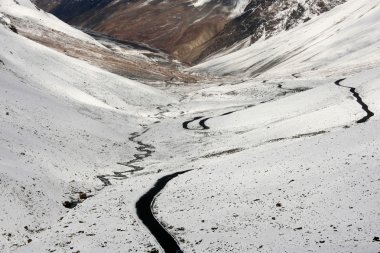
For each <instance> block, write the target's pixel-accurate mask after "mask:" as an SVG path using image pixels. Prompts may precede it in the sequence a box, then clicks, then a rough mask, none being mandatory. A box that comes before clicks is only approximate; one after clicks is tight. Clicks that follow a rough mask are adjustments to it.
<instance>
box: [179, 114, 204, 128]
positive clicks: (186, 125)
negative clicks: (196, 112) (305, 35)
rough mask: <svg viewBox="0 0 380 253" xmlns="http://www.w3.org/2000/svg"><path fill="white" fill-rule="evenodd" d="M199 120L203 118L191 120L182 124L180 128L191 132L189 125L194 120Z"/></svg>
mask: <svg viewBox="0 0 380 253" xmlns="http://www.w3.org/2000/svg"><path fill="white" fill-rule="evenodd" d="M201 118H203V116H198V117H195V118H193V119H192V120H188V121H185V122H183V123H182V127H183V128H184V129H186V130H193V129H190V128H189V124H190V123H192V122H194V121H196V120H200V119H201Z"/></svg>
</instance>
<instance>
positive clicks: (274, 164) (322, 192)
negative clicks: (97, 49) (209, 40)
mask: <svg viewBox="0 0 380 253" xmlns="http://www.w3.org/2000/svg"><path fill="white" fill-rule="evenodd" d="M194 2H195V1H194ZM201 2H203V1H199V3H201ZM0 13H1V14H0V44H1V45H2V46H1V47H0V94H1V99H0V109H1V110H0V111H1V112H0V115H1V121H0V140H1V143H2V145H0V191H1V194H0V200H1V201H2V203H4V204H3V205H2V206H1V207H0V231H1V234H0V251H1V252H23V253H34V252H35V253H40V252H81V253H83V252H85V253H90V252H91V253H93V252H99V253H100V252H151V253H154V252H170V253H172V252H176V251H177V252H181V251H183V252H201V253H203V252H323V253H325V252H327V253H329V252H331V253H335V252H354V253H362V252H379V251H380V239H379V237H380V230H379V227H380V211H379V210H380V172H379V168H380V134H379V126H380V63H379V59H380V58H379V54H378V52H379V49H380V33H378V32H377V29H373V28H374V27H376V25H377V23H378V20H379V19H378V17H380V0H362V1H355V0H349V1H348V2H347V3H346V4H343V5H342V6H339V7H337V8H335V9H333V10H332V11H331V12H327V13H325V14H323V15H322V16H320V17H318V18H316V19H315V20H313V22H312V23H308V24H303V25H301V26H298V27H296V28H294V29H293V30H290V31H287V32H283V33H281V34H279V35H276V36H274V37H273V38H271V39H269V40H266V41H260V42H258V43H257V44H254V45H253V46H251V47H248V48H246V49H243V50H241V51H237V52H235V53H232V54H229V55H224V56H222V57H221V58H215V59H213V60H211V61H208V62H204V63H202V64H200V65H198V66H195V67H193V68H190V69H188V70H187V71H188V72H197V73H204V72H208V73H211V74H213V75H215V76H203V75H200V74H199V78H200V80H202V81H200V82H198V83H191V84H190V83H187V84H184V83H170V82H167V83H164V82H160V81H157V82H154V83H153V85H154V86H155V88H154V87H151V86H147V85H145V84H143V83H144V79H143V78H142V79H141V80H138V81H135V80H130V79H127V78H124V77H121V76H118V75H115V74H111V73H109V72H107V71H105V70H102V69H100V68H98V67H95V66H93V65H91V64H89V63H85V62H83V61H80V60H78V59H75V58H72V57H69V56H66V55H64V54H62V53H59V52H57V51H55V50H52V49H50V48H47V47H45V46H42V45H40V44H38V43H36V42H33V41H31V40H29V39H26V38H25V37H23V36H21V35H20V34H18V33H17V27H14V26H13V24H12V22H11V19H10V18H9V16H19V17H20V18H26V19H28V20H29V19H30V20H31V24H30V26H31V29H34V28H35V26H33V25H34V24H35V23H36V22H37V23H38V24H39V25H45V23H49V24H48V25H46V26H47V27H49V29H55V30H57V31H61V32H62V33H69V34H71V31H72V29H73V28H71V27H69V26H68V25H66V24H64V23H61V22H60V21H59V20H57V19H55V18H54V17H52V16H50V15H47V14H45V13H44V12H42V11H39V10H37V9H35V8H33V5H31V4H30V2H29V1H28V0H22V1H20V2H19V4H16V3H15V2H13V0H4V1H2V2H1V4H0ZM40 15H42V16H41V19H40V18H39V17H40ZM343 17H351V18H350V19H348V18H343ZM353 17H354V18H353ZM33 20H34V21H33ZM365 27H370V28H371V29H373V30H372V32H371V33H369V30H368V29H369V28H368V29H365ZM74 30H75V29H74ZM306 31H309V32H306ZM360 31H361V32H360ZM350 33H352V34H353V36H356V37H355V39H354V37H352V38H351V37H350V36H349V35H350ZM359 34H360V36H359ZM301 35H302V36H301ZM72 36H75V37H76V38H77V39H78V40H81V41H85V42H86V43H94V44H96V43H98V42H97V41H95V40H94V39H92V38H91V37H89V36H88V35H85V34H83V33H81V32H80V31H78V30H75V32H73V34H72ZM62 39H65V37H64V36H63V37H62ZM278 42H280V43H281V44H283V45H284V43H285V44H286V45H289V46H292V47H294V48H299V45H303V46H305V47H306V48H304V49H299V51H297V52H294V54H290V55H288V53H289V52H288V51H291V48H289V49H285V48H286V47H283V46H281V44H278ZM109 43H112V42H111V41H110V42H109ZM338 48H339V49H341V50H338ZM269 49H271V50H269ZM120 50H122V49H120ZM284 50H285V51H284ZM324 52H325V53H324ZM311 56H313V57H311ZM310 57H311V58H310ZM308 58H310V59H308ZM274 63H275V64H274ZM219 74H220V75H219ZM233 74H236V75H233Z"/></svg>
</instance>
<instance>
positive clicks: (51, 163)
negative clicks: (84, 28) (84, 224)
mask: <svg viewBox="0 0 380 253" xmlns="http://www.w3.org/2000/svg"><path fill="white" fill-rule="evenodd" d="M0 19H1V20H2V22H0V44H1V47H0V93H1V99H0V108H1V116H0V117H1V122H0V139H1V143H2V145H1V147H0V149H1V151H0V167H1V170H0V174H1V176H0V191H1V192H2V194H0V199H1V201H2V203H7V204H6V205H2V207H1V208H0V230H1V231H2V233H1V235H0V251H2V252H8V250H9V249H11V248H13V249H15V248H17V247H19V246H21V245H23V244H25V243H27V241H28V238H30V237H31V236H32V235H33V234H34V233H37V232H41V231H42V230H45V229H47V228H48V227H49V226H50V225H51V224H53V223H55V222H56V221H57V219H58V218H59V217H60V216H61V215H63V214H64V213H65V212H66V209H65V208H64V207H63V205H62V203H63V202H64V201H70V199H71V198H73V199H78V193H77V192H86V193H87V194H88V195H91V194H92V193H93V192H94V188H95V187H99V186H100V185H101V182H100V181H99V180H98V179H97V178H96V175H97V174H105V173H108V172H109V171H113V170H117V169H119V170H122V169H123V166H120V165H117V162H119V161H123V160H124V159H126V157H128V158H129V157H130V156H131V155H130V153H131V152H132V151H133V150H134V149H133V145H132V144H131V143H129V142H128V141H127V142H126V140H127V139H128V135H129V134H130V133H132V132H134V131H136V130H139V129H140V128H141V127H140V126H139V124H142V123H144V122H149V119H148V118H147V116H148V115H150V114H154V113H156V112H157V110H156V109H155V107H156V106H158V105H163V104H166V103H169V102H170V101H173V100H172V99H171V98H170V97H168V96H166V95H164V94H163V93H162V92H161V91H158V90H156V89H154V88H151V87H148V86H146V85H144V84H141V83H138V82H135V81H132V80H128V79H126V78H123V77H120V76H117V75H114V74H111V73H109V72H106V71H104V70H101V69H99V68H97V67H94V66H91V65H89V64H87V63H85V62H82V61H79V60H76V59H73V58H71V57H68V56H65V55H63V54H60V53H58V52H56V51H54V50H51V49H49V48H47V47H44V46H42V45H39V44H37V43H35V42H33V41H31V40H28V39H26V38H24V37H22V36H20V35H18V34H16V33H14V32H13V31H11V30H10V29H9V28H8V25H3V24H1V23H8V22H9V20H7V18H5V17H1V18H0ZM89 191H91V192H89Z"/></svg>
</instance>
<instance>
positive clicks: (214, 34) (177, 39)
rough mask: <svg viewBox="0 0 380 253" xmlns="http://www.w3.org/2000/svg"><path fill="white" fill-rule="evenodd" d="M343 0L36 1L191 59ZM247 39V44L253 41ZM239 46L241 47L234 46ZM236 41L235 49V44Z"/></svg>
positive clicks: (73, 19)
mask: <svg viewBox="0 0 380 253" xmlns="http://www.w3.org/2000/svg"><path fill="white" fill-rule="evenodd" d="M344 1H345V0H306V1H305V0H302V1H300V0H291V1H274V0H271V1H262V0H260V1H257V0H213V1H203V0H202V1H195V0H168V1H159V0H154V1H146V0H137V1H118V0H107V1H99V0H96V1H86V0H80V1H78V0H75V1H74V0H66V1H58V3H57V1H54V2H53V4H52V2H50V1H45V0H36V1H35V2H36V4H37V5H38V6H40V7H41V8H43V9H45V10H47V11H50V12H52V13H53V14H55V15H57V16H58V17H59V18H61V19H62V20H64V21H66V22H68V23H70V24H73V25H75V26H79V27H83V28H87V29H91V30H95V31H97V32H101V33H104V34H107V35H112V36H115V37H117V38H119V39H127V40H131V41H138V42H144V43H146V44H148V45H150V46H153V47H155V48H159V49H162V50H164V51H166V52H168V53H169V54H171V55H172V56H174V57H176V58H178V59H180V60H181V61H183V62H187V63H193V62H197V61H199V60H200V59H203V58H205V57H207V56H209V55H210V54H212V53H215V52H216V51H220V50H222V49H225V48H230V49H236V46H239V47H242V46H243V45H246V43H243V44H242V43H241V42H242V41H246V40H249V41H250V42H249V43H253V42H255V41H257V39H259V38H261V37H262V36H263V35H266V36H268V37H269V36H270V35H272V34H276V33H278V32H279V31H281V30H284V29H290V28H292V27H294V26H296V25H297V24H299V23H302V22H305V21H307V20H308V19H311V18H313V17H314V16H317V15H319V14H320V13H323V12H325V11H328V10H330V9H331V8H333V7H335V6H336V5H339V4H341V3H342V2H344ZM249 43H248V44H249ZM235 44H237V45H235ZM233 45H234V47H232V46H233Z"/></svg>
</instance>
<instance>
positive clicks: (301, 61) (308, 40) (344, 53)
mask: <svg viewBox="0 0 380 253" xmlns="http://www.w3.org/2000/svg"><path fill="white" fill-rule="evenodd" d="M379 17H380V1H378V0H371V1H369V0H366V1H348V2H347V3H345V4H343V5H341V6H338V7H336V8H335V9H333V10H331V11H330V12H327V13H325V14H322V15H321V16H319V17H317V18H315V19H313V20H311V21H309V22H307V23H304V24H302V25H300V26H298V27H296V28H295V29H293V30H290V31H285V32H282V33H280V34H279V35H277V36H274V37H272V38H270V39H267V40H261V41H259V42H257V43H255V44H253V45H252V46H250V47H248V48H245V49H242V50H239V51H237V52H235V53H232V54H227V55H225V56H221V57H216V58H215V59H212V60H209V61H206V62H204V63H202V64H199V65H198V66H195V67H194V68H192V70H194V71H204V72H208V73H214V74H218V75H226V74H239V75H241V74H244V75H248V76H257V75H260V74H262V73H264V72H265V76H268V77H270V76H273V75H276V74H281V75H283V74H285V73H287V74H289V75H290V74H296V73H299V74H301V75H302V73H304V72H306V71H311V72H313V71H315V72H316V73H320V72H321V71H341V72H344V71H348V70H350V71H353V70H355V69H357V70H359V69H361V68H367V67H371V66H374V65H376V64H377V63H378V62H379V61H380V51H379V50H380V44H379V41H380V32H379V29H377V28H376V27H378V26H379V25H380V23H379V22H380V18H379Z"/></svg>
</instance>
